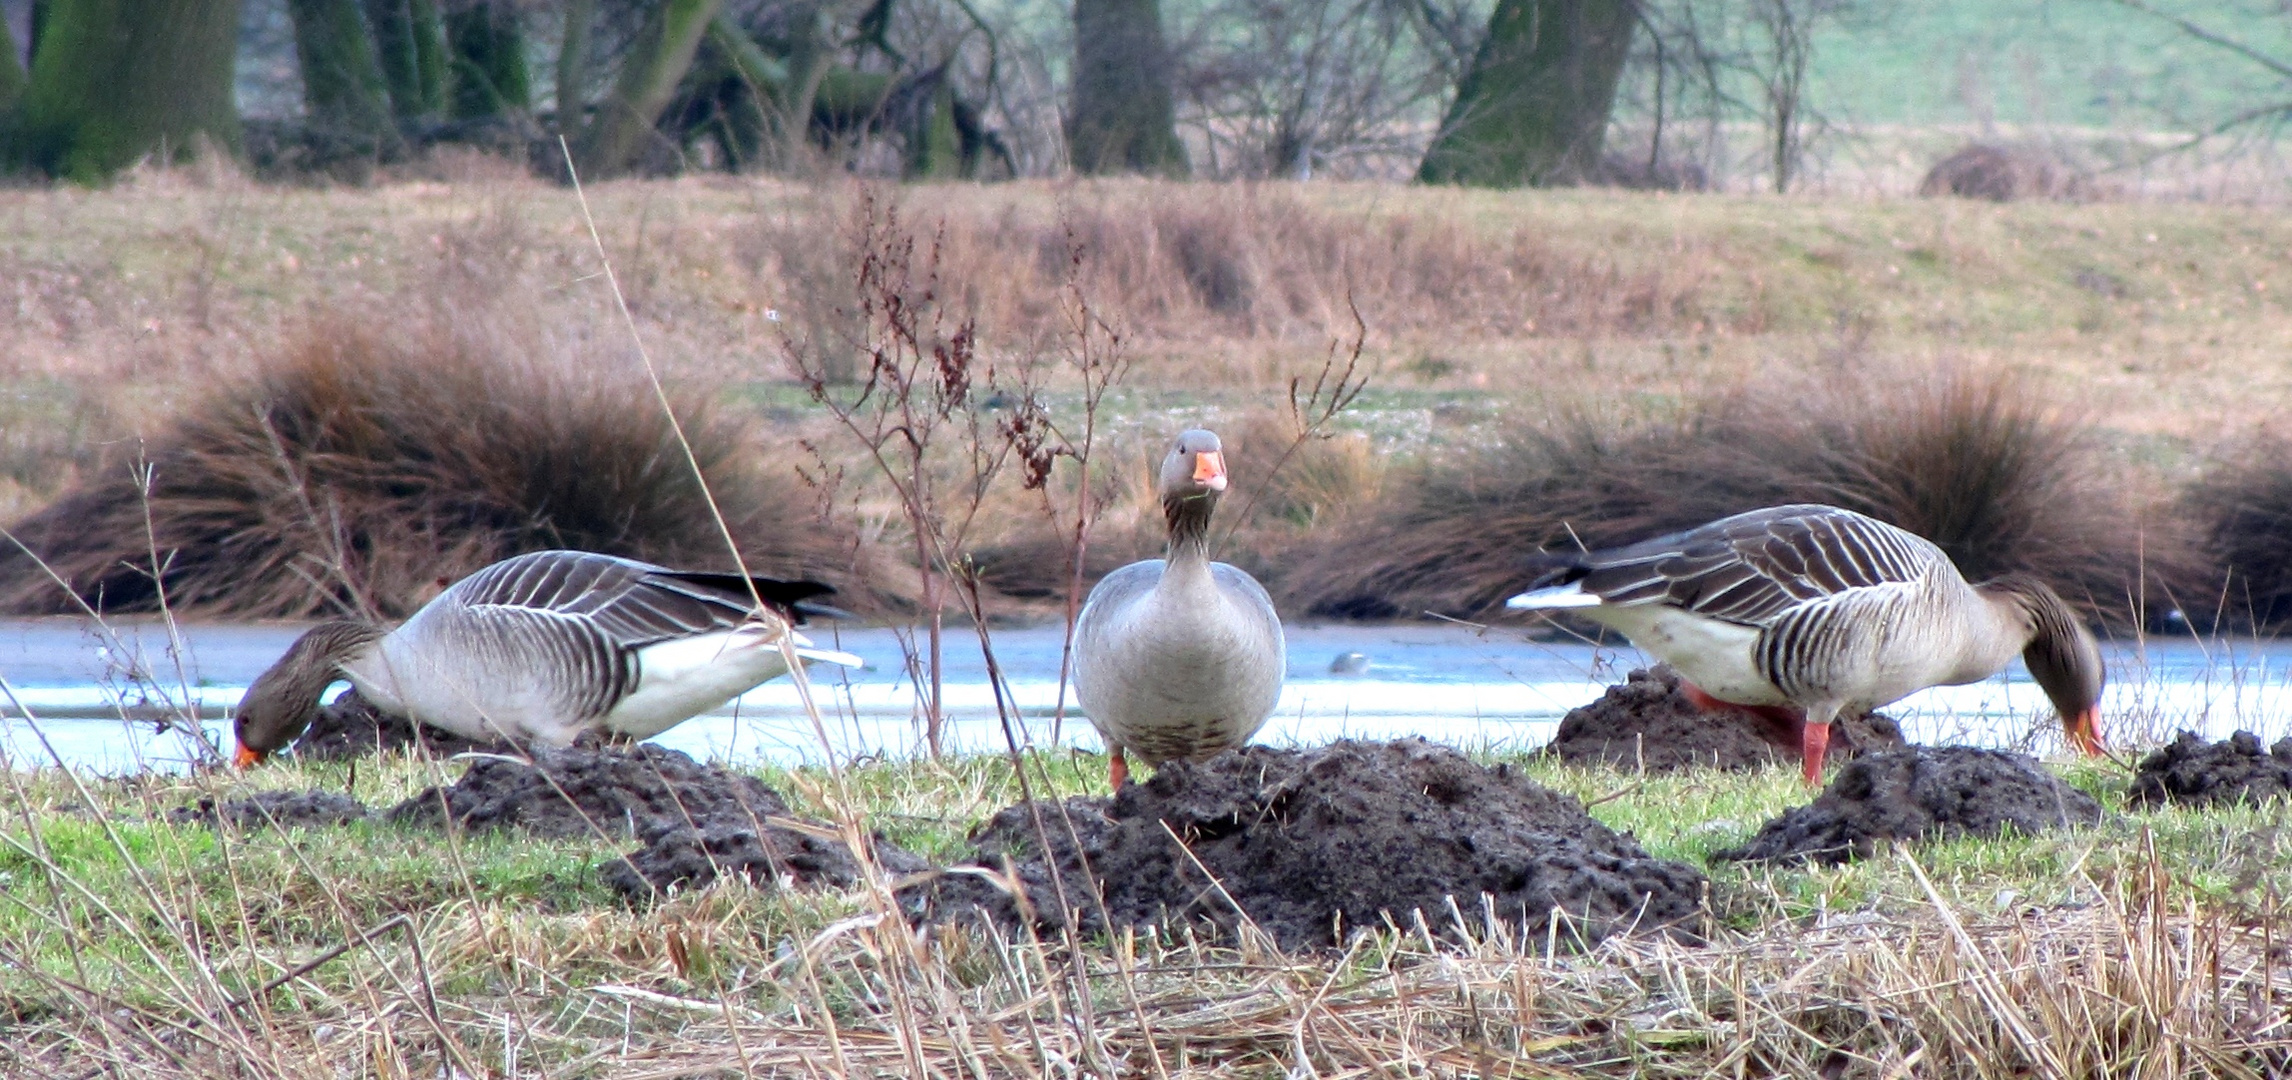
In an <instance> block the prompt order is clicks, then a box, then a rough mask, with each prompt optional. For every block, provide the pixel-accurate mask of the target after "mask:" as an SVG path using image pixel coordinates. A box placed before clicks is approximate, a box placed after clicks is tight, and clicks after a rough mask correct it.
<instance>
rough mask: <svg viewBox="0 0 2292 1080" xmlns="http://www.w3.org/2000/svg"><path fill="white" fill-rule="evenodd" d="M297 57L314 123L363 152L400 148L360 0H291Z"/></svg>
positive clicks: (289, 7)
mask: <svg viewBox="0 0 2292 1080" xmlns="http://www.w3.org/2000/svg"><path fill="white" fill-rule="evenodd" d="M287 13H288V14H289V15H290V16H291V17H292V18H293V19H294V45H295V55H296V56H297V57H298V58H299V59H300V60H301V61H302V100H303V108H304V110H305V111H306V112H308V113H309V114H310V124H311V126H312V127H314V128H316V129H318V130H320V131H321V132H324V133H326V134H329V135H332V136H336V137H338V138H341V139H343V140H345V142H347V143H351V144H354V145H355V146H356V147H357V151H358V152H359V153H361V154H383V153H386V152H390V151H393V150H395V148H396V143H397V141H398V139H397V136H398V131H397V128H396V126H395V125H393V124H392V123H391V121H390V103H389V89H388V86H387V85H386V84H385V83H384V82H383V79H382V65H381V63H380V62H379V61H378V60H377V59H376V58H375V54H374V41H373V39H372V38H371V37H369V36H368V35H367V33H366V20H365V18H364V17H363V16H361V15H360V14H359V13H358V0H288V2H287Z"/></svg>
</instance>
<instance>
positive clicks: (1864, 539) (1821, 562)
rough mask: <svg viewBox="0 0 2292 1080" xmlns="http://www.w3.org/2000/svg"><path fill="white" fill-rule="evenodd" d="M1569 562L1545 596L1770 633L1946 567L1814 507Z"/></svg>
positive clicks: (1741, 519)
mask: <svg viewBox="0 0 2292 1080" xmlns="http://www.w3.org/2000/svg"><path fill="white" fill-rule="evenodd" d="M1562 559H1563V564H1562V565H1561V566H1560V567H1559V568H1557V569H1555V570H1554V571H1552V572H1550V573H1548V574H1547V575H1546V576H1545V577H1544V578H1543V579H1542V580H1541V581H1540V582H1539V583H1538V584H1539V586H1540V588H1539V589H1538V590H1537V591H1538V592H1544V591H1547V590H1549V591H1553V592H1558V591H1563V590H1564V591H1566V592H1568V593H1570V594H1572V595H1578V596H1585V597H1593V598H1596V600H1594V601H1593V602H1596V603H1602V604H1610V605H1626V604H1668V605H1670V606H1673V607H1677V608H1680V609H1682V610H1685V611H1690V612H1693V613H1695V614H1698V615H1703V616H1706V617H1709V618H1713V619H1719V620H1723V621H1726V622H1732V623H1740V624H1744V625H1748V626H1765V625H1767V624H1768V623H1771V622H1773V621H1774V620H1775V619H1776V618H1777V617H1778V616H1780V615H1782V614H1783V613H1784V612H1787V611H1790V610H1791V609H1793V608H1795V607H1798V606H1799V605H1801V604H1804V603H1806V602H1808V601H1812V600H1817V599H1821V598H1823V597H1829V596H1837V595H1839V594H1842V593H1847V592H1852V591H1854V590H1858V589H1868V588H1873V587H1879V586H1885V585H1890V584H1903V583H1909V582H1914V581H1917V580H1919V579H1920V578H1921V577H1923V576H1925V575H1926V574H1927V573H1929V572H1931V571H1932V570H1933V569H1934V568H1935V565H1936V564H1937V563H1940V564H1942V565H1948V562H1949V560H1948V557H1947V556H1945V555H1943V554H1942V551H1941V549H1940V548H1937V547H1935V546H1934V545H1933V544H1932V543H1930V542H1928V541H1927V540H1925V539H1923V538H1921V537H1919V536H1916V535H1913V534H1911V533H1908V532H1904V531H1903V530H1901V529H1897V528H1895V527H1894V526H1892V525H1888V524H1886V523H1885V522H1882V521H1878V520H1876V519H1874V518H1870V517H1865V516H1863V515H1861V514H1857V513H1855V512H1853V511H1851V510H1842V509H1839V508H1837V507H1833V506H1812V505H1802V506H1778V507H1771V508H1769V509H1765V510H1754V511H1751V512H1750V513H1746V514H1737V515H1735V516H1734V517H1730V518H1722V519H1720V520H1718V521H1714V522H1712V523H1711V524H1709V525H1704V526H1702V527H1700V528H1696V529H1690V530H1688V531H1686V532H1683V533H1678V534H1675V535H1672V536H1665V537H1659V538H1657V539H1654V540H1647V541H1643V542H1641V543H1637V544H1632V545H1629V546H1627V547H1620V548H1611V549H1608V550H1605V551H1595V552H1589V553H1586V554H1582V555H1575V556H1563V557H1562ZM1535 595H1536V593H1533V592H1532V593H1530V594H1528V596H1535ZM1526 598H1527V597H1523V598H1522V599H1526ZM1518 606H1531V605H1527V604H1521V605H1518ZM1533 606H1544V605H1533ZM1553 606H1564V605H1563V604H1555V605H1553Z"/></svg>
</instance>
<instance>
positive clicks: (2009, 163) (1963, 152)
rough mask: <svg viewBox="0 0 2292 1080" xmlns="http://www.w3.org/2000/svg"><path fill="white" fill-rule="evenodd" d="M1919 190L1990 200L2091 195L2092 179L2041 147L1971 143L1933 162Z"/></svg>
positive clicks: (2070, 197)
mask: <svg viewBox="0 0 2292 1080" xmlns="http://www.w3.org/2000/svg"><path fill="white" fill-rule="evenodd" d="M1918 194H1920V195H1923V196H1925V197H1927V198H1932V197H1934V196H1937V195H1956V196H1958V197H1960V198H1966V199H1988V200H1990V201H1992V202H2013V201H2014V200H2016V199H2084V198H2089V197H2091V196H2092V194H2093V182H2092V180H2091V179H2090V178H2089V177H2087V176H2086V175H2085V173H2084V172H2083V171H2081V170H2079V169H2077V168H2076V167H2075V166H2073V165H2071V164H2069V163H2068V162H2066V161H2063V160H2062V159H2061V157H2060V155H2058V154H2055V153H2053V152H2052V151H2050V150H2046V149H2044V148H2043V147H2037V146H1994V145H1991V144H1988V143H1972V144H1969V145H1967V146H1965V147H1963V148H1962V149H1960V150H1959V151H1958V152H1957V153H1954V154H1951V155H1950V156H1949V157H1946V158H1943V159H1942V160H1940V161H1937V162H1935V163H1934V167H1933V168H1932V169H1929V170H1927V172H1926V178H1925V179H1923V180H1921V181H1919V182H1918Z"/></svg>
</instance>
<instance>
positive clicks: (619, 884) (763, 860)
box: [598, 819, 931, 902]
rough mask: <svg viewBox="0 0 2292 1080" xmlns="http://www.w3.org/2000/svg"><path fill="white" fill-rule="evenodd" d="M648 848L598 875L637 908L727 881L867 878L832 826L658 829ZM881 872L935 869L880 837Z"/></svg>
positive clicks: (841, 882)
mask: <svg viewBox="0 0 2292 1080" xmlns="http://www.w3.org/2000/svg"><path fill="white" fill-rule="evenodd" d="M644 841H645V846H644V847H642V848H639V849H637V850H636V851H633V852H630V853H629V854H628V855H626V856H624V857H622V858H618V859H615V860H613V861H612V862H609V863H606V864H605V865H604V866H602V867H600V868H599V871H598V872H599V873H600V874H601V875H603V877H604V879H605V883H606V884H607V885H611V886H612V887H613V888H614V889H615V890H616V891H618V892H619V893H620V894H621V895H622V896H624V897H626V898H628V899H629V900H630V901H631V902H639V901H644V900H649V899H651V898H652V897H653V896H654V895H655V894H656V893H665V892H667V891H669V890H670V889H672V888H677V887H683V888H686V889H698V888H704V887H706V886H708V885H709V884H711V883H713V882H715V881H716V880H717V879H719V878H723V877H742V878H746V879H748V881H749V882H750V883H752V884H756V885H773V884H777V883H779V882H780V881H783V880H785V881H791V882H795V883H798V884H805V885H828V886H832V887H835V888H847V887H849V886H852V885H856V884H858V883H859V882H860V881H862V880H863V879H864V878H865V873H864V871H863V869H862V867H861V866H860V864H859V860H857V859H855V858H853V857H852V851H851V848H850V847H848V846H846V845H845V844H844V842H843V840H842V839H841V838H840V837H839V836H838V835H837V834H836V831H835V829H834V827H833V826H829V825H826V824H822V823H817V822H805V821H794V820H785V819H784V820H782V821H778V822H772V823H766V822H763V821H762V820H760V819H759V820H755V821H743V820H737V819H735V820H723V819H716V820H710V821H706V822H703V823H701V824H700V825H697V826H692V825H655V826H653V827H652V828H649V829H646V830H645V831H644ZM868 847H869V850H870V853H871V854H872V855H873V856H874V857H875V863H876V865H877V867H879V868H880V869H882V870H883V871H884V872H885V873H889V874H913V873H917V872H920V871H923V870H928V869H930V868H931V864H930V863H928V862H925V861H924V860H923V859H922V858H921V857H919V856H916V855H913V854H910V853H909V852H907V851H905V850H902V849H901V848H899V847H898V846H896V845H894V844H892V843H891V842H889V841H887V840H885V839H884V838H883V837H881V836H871V837H869V838H868Z"/></svg>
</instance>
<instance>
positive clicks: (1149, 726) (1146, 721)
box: [1074, 430, 1289, 790]
mask: <svg viewBox="0 0 2292 1080" xmlns="http://www.w3.org/2000/svg"><path fill="white" fill-rule="evenodd" d="M1160 488H1161V494H1162V514H1163V517H1164V518H1166V519H1167V520H1168V522H1169V528H1170V546H1169V557H1168V558H1167V559H1147V560H1144V561H1141V562H1134V563H1131V564H1130V565H1128V566H1125V567H1123V568H1121V569H1119V570H1116V571H1114V572H1113V573H1111V574H1108V575H1106V577H1104V578H1103V579H1101V580H1100V581H1099V583H1098V584H1097V586H1096V587H1094V588H1092V589H1091V590H1090V597H1089V599H1087V600H1086V601H1084V602H1083V605H1082V614H1081V616H1080V617H1078V618H1077V619H1076V620H1075V624H1074V694H1075V697H1076V699H1078V700H1079V701H1080V702H1081V703H1082V709H1083V712H1084V713H1085V714H1086V715H1088V716H1089V717H1090V723H1091V725H1092V726H1093V727H1096V728H1097V729H1098V734H1099V736H1100V737H1101V738H1103V739H1104V740H1105V741H1106V752H1107V757H1108V759H1109V763H1108V775H1109V778H1110V779H1111V780H1112V781H1113V784H1114V787H1115V789H1116V790H1120V789H1121V787H1122V785H1123V784H1124V782H1126V781H1127V780H1128V779H1129V776H1130V765H1129V761H1128V759H1127V758H1126V757H1125V756H1124V755H1125V753H1135V754H1137V755H1138V756H1139V757H1140V758H1142V759H1144V760H1145V761H1146V762H1147V763H1148V764H1150V765H1160V764H1161V763H1163V762H1165V761H1172V760H1176V759H1179V758H1186V759H1199V758H1206V757H1209V756H1211V755H1213V754H1216V753H1218V752H1219V751H1221V750H1226V749H1229V748H1231V747H1236V746H1240V745H1242V744H1243V743H1246V742H1248V741H1249V740H1250V736H1252V735H1255V734H1257V729H1258V728H1260V727H1263V726H1264V725H1265V718H1266V717H1268V716H1270V715H1272V714H1273V706H1274V703H1275V702H1276V701H1277V700H1279V699H1280V697H1281V681H1282V679H1283V678H1284V677H1285V676H1287V674H1288V671H1289V660H1288V653H1287V652H1286V651H1285V647H1284V645H1283V642H1282V636H1281V618H1280V616H1278V615H1276V614H1274V611H1273V599H1272V598H1271V597H1269V596H1267V595H1266V593H1265V587H1264V586H1262V585H1259V584H1258V583H1257V579H1255V578H1252V577H1250V576H1249V575H1248V574H1246V573H1244V572H1242V571H1241V570H1239V569H1236V568H1235V567H1233V566H1230V565H1228V564H1226V563H1222V562H1211V561H1210V513H1211V512H1212V511H1213V510H1215V509H1216V508H1217V505H1218V495H1219V493H1221V492H1223V491H1225V489H1226V463H1225V454H1224V452H1223V451H1222V450H1221V449H1220V447H1219V443H1218V437H1217V436H1216V435H1215V434H1212V433H1210V432H1207V431H1200V430H1195V431H1188V432H1186V433H1184V434H1182V435H1179V436H1178V441H1177V444H1176V445H1174V446H1172V447H1171V448H1170V453H1169V456H1167V457H1165V458H1163V459H1162V474H1161V483H1160Z"/></svg>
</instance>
